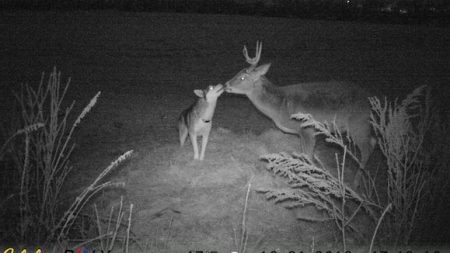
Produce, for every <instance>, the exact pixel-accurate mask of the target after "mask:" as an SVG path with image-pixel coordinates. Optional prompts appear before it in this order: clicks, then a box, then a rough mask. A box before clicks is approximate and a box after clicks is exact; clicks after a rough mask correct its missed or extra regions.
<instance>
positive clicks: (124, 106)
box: [0, 11, 450, 252]
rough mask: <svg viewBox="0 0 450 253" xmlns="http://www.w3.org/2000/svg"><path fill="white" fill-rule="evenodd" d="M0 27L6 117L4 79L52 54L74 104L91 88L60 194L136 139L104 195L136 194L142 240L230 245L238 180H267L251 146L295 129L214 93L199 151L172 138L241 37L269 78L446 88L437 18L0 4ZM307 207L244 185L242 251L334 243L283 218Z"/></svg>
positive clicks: (231, 59) (26, 74)
mask: <svg viewBox="0 0 450 253" xmlns="http://www.w3.org/2000/svg"><path fill="white" fill-rule="evenodd" d="M0 31H1V32H0V55H1V57H0V84H1V88H0V92H1V98H0V99H1V101H0V112H1V113H2V114H3V115H4V117H3V118H4V119H7V117H8V116H10V115H9V111H10V110H9V109H10V108H11V106H12V102H11V101H12V99H11V95H10V94H11V90H18V89H19V88H20V83H22V82H27V83H30V84H38V82H39V80H40V75H41V72H42V71H45V72H47V73H48V72H49V71H51V70H52V68H53V66H56V67H57V68H58V69H59V70H61V71H62V75H63V79H65V78H67V77H72V82H71V86H70V88H69V91H68V95H67V96H68V100H69V101H71V100H73V99H75V100H76V101H77V102H76V107H75V111H76V112H79V111H80V110H81V108H82V107H83V106H84V105H85V104H86V103H87V102H88V101H89V99H90V98H91V97H92V96H94V94H95V93H96V92H97V91H102V95H101V96H100V99H99V102H98V104H97V105H96V106H95V108H94V109H93V111H92V112H91V113H90V114H89V115H88V116H87V118H86V119H84V120H83V122H82V123H81V125H80V127H79V129H78V130H77V132H76V143H77V148H76V150H75V153H74V156H73V158H72V162H73V164H74V168H75V169H74V170H73V171H72V174H71V175H72V176H71V177H70V178H69V180H70V183H68V184H67V189H65V190H66V192H67V196H68V198H70V197H73V196H74V194H75V193H76V192H77V191H79V190H81V189H82V188H83V187H85V185H87V184H88V183H90V182H91V181H92V178H93V177H94V176H95V175H97V174H98V173H99V172H100V171H101V170H102V169H103V168H104V167H106V166H107V165H108V164H109V162H110V161H112V160H113V159H115V158H116V157H117V156H118V155H120V154H122V153H123V152H125V151H127V150H130V149H133V150H135V152H136V154H137V155H136V156H135V157H134V158H133V159H132V160H131V162H129V163H128V164H126V165H125V166H123V167H122V168H120V169H118V170H117V171H116V174H115V175H114V177H115V178H114V180H121V181H125V182H127V187H126V188H125V190H124V191H120V192H117V193H115V194H116V195H117V196H119V195H125V196H126V199H127V201H128V202H130V203H134V204H135V213H134V220H133V227H132V230H133V231H134V233H135V236H136V238H137V240H139V241H140V243H141V245H144V244H146V243H148V245H152V247H153V249H154V250H155V251H163V250H167V251H168V252H187V251H189V250H219V251H223V252H230V251H231V250H232V249H234V248H235V246H234V243H233V237H234V233H233V231H234V229H236V228H238V227H239V226H240V221H241V218H242V209H243V202H244V198H245V192H246V187H245V186H246V183H247V182H248V181H249V180H250V178H252V187H254V188H255V189H257V188H258V187H264V186H267V185H276V184H277V183H276V182H274V180H273V178H272V177H271V175H270V174H267V173H266V171H265V170H263V169H261V168H260V167H261V164H260V162H258V157H259V155H262V154H265V153H268V152H276V151H280V150H286V151H291V150H295V148H296V147H297V146H296V144H297V140H296V139H295V137H292V136H290V135H284V134H281V133H280V132H279V131H278V130H275V128H274V126H273V124H272V123H271V121H270V120H269V119H267V118H266V117H264V116H263V115H261V114H260V113H259V112H258V111H257V110H256V109H255V108H254V106H253V105H252V104H251V103H250V102H249V101H248V99H247V98H245V97H241V96H236V95H230V94H224V95H222V96H221V97H220V98H219V101H218V104H217V109H216V114H215V116H214V123H213V124H214V125H213V131H212V134H211V138H210V143H209V144H208V149H207V151H206V160H205V161H204V162H203V163H200V162H196V161H192V147H191V146H190V144H189V143H188V145H185V147H184V148H183V149H179V147H178V133H177V130H176V119H177V117H178V116H179V113H180V112H181V111H182V110H183V109H185V108H187V107H188V106H189V105H190V104H191V103H192V102H193V101H194V100H195V95H194V93H193V92H192V90H193V89H196V88H204V87H206V86H208V85H213V84H217V83H225V82H226V81H227V80H228V79H230V78H231V77H232V76H234V75H235V74H236V73H237V72H238V71H239V70H241V69H242V68H243V67H245V66H246V63H245V61H244V58H243V56H242V47H243V45H245V44H246V45H248V46H249V47H250V52H251V53H253V50H254V44H255V41H256V40H260V41H263V51H262V59H261V61H260V62H261V63H267V62H271V63H272V67H271V69H270V71H269V73H268V74H267V77H268V78H269V79H271V80H272V81H273V82H274V83H275V84H278V85H287V84H294V83H299V82H307V81H328V80H345V81H352V82H354V83H357V84H358V85H360V86H361V87H364V89H366V90H367V91H368V92H370V93H371V94H373V95H377V96H380V97H381V96H388V97H389V98H395V97H403V96H405V95H406V94H407V93H409V92H410V91H412V90H413V89H414V88H415V87H417V86H419V85H423V84H427V85H429V86H432V87H435V88H436V90H438V91H439V93H440V94H441V96H442V97H444V98H445V97H447V96H448V95H449V94H450V93H449V91H450V89H449V88H448V86H449V85H450V29H449V28H435V27H431V26H406V25H383V24H364V23H350V22H348V23H347V22H338V21H311V20H301V19H287V18H267V17H265V18H263V17H245V16H225V15H197V14H162V13H161V14H159V13H126V12H115V11H99V12H93V11H86V12H83V11H77V12H27V11H20V12H1V13H0ZM447 100H448V99H447ZM443 101H446V100H445V99H444V100H443ZM445 106H447V105H446V104H445V103H443V104H442V107H445ZM447 112H448V110H447ZM447 116H448V114H447ZM3 123H5V124H6V123H7V122H3ZM271 128H272V129H271ZM349 173H350V172H349ZM350 177H351V176H350ZM113 195H114V194H113ZM101 197H102V198H106V199H107V200H108V198H109V201H106V203H107V204H105V206H109V205H113V204H111V203H114V202H115V201H116V200H117V198H116V197H115V196H109V195H108V196H105V195H102V196H101ZM110 202H111V203H110ZM107 210H109V209H107V208H106V207H105V209H104V210H103V211H102V212H107ZM89 212H90V210H89ZM299 213H301V214H300V215H299ZM311 213H314V212H313V210H309V209H308V210H307V211H303V213H302V211H301V210H300V211H297V212H292V211H288V210H286V209H284V208H283V207H281V206H280V205H274V204H273V203H270V202H267V201H265V200H264V197H263V196H261V195H259V194H257V193H254V192H252V193H251V195H250V201H249V209H248V221H247V223H248V226H249V232H248V233H249V246H248V249H249V251H248V252H253V251H256V250H263V249H265V250H277V249H283V250H295V251H300V250H304V251H305V252H307V251H308V252H309V251H310V249H311V248H310V247H311V242H312V241H313V240H314V241H315V246H316V247H317V249H335V250H336V251H337V250H338V249H340V248H339V247H340V246H339V243H338V242H339V239H337V238H336V234H335V233H334V232H333V229H331V228H332V227H333V223H332V222H331V223H308V222H303V221H296V220H295V217H296V215H297V216H298V215H299V216H305V215H310V214H311ZM311 215H314V214H311ZM169 224H170V225H169ZM446 231H447V232H448V229H447V230H446ZM418 234H419V235H418V236H417V238H418V239H417V241H421V240H424V243H430V244H431V243H434V241H433V240H432V239H430V238H433V235H426V236H424V238H425V239H420V238H421V237H420V236H421V234H420V231H419V232H418ZM443 234H445V231H444V232H443ZM168 235H170V236H168ZM365 236H366V235H364V236H363V237H365ZM441 237H442V235H441ZM436 238H440V237H436ZM447 238H448V237H447ZM350 239H351V240H352V241H351V244H352V245H361V244H363V245H366V244H367V242H366V241H364V240H363V239H361V238H359V237H358V236H355V237H354V238H353V237H350ZM366 239H367V238H366ZM436 240H439V239H436ZM440 242H441V243H442V241H440ZM444 243H445V242H444ZM446 243H447V245H448V243H449V241H448V240H447V241H446Z"/></svg>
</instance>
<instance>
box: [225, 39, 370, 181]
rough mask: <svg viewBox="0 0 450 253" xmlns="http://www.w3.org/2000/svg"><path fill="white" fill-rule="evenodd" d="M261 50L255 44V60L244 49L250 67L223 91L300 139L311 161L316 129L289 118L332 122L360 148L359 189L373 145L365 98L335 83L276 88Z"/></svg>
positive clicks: (358, 91) (351, 87)
mask: <svg viewBox="0 0 450 253" xmlns="http://www.w3.org/2000/svg"><path fill="white" fill-rule="evenodd" d="M261 51H262V43H260V42H256V54H255V57H253V58H250V57H249V55H248V51H247V47H246V46H244V49H243V54H244V57H245V59H246V62H247V63H248V64H250V66H249V67H246V68H244V69H242V70H241V71H239V72H238V73H237V74H236V75H235V76H234V77H233V78H231V79H230V80H229V81H227V82H226V83H225V91H226V92H227V93H234V94H241V95H245V96H247V98H248V99H249V100H250V101H251V103H252V104H253V105H254V106H255V107H256V108H257V109H258V110H259V111H260V112H262V113H263V114H264V115H266V116H267V117H268V118H270V119H271V120H272V121H273V123H274V124H275V126H276V127H277V128H278V129H280V130H281V131H282V132H284V133H288V134H293V135H297V136H298V137H300V140H301V144H302V147H303V151H304V153H306V154H307V155H308V156H309V157H311V158H314V149H315V144H316V138H315V130H314V129H313V128H311V127H308V128H304V127H302V126H301V122H299V121H297V120H294V119H292V118H291V115H293V114H296V113H303V114H309V115H311V116H312V117H313V118H314V119H315V120H316V121H319V122H325V121H326V122H329V123H330V122H335V123H336V126H337V127H338V129H339V130H340V131H342V132H347V134H350V136H351V138H352V139H353V141H354V143H355V144H356V145H357V146H358V147H359V149H360V156H361V160H360V161H361V162H360V166H359V167H360V169H358V172H357V173H356V175H355V179H354V181H353V184H354V186H355V187H359V183H360V178H361V173H362V171H361V170H362V169H363V168H364V167H365V165H366V163H367V161H368V159H369V156H370V155H371V154H372V152H373V150H374V146H375V143H374V140H375V139H374V137H373V135H372V131H371V125H370V122H369V119H370V111H371V109H370V106H369V103H368V99H367V97H368V95H367V94H365V92H364V91H363V90H361V89H360V88H358V87H356V86H355V85H354V84H352V83H347V82H338V81H326V82H308V83H298V84H293V85H287V86H277V85H275V84H273V83H272V82H271V81H269V79H267V78H266V77H265V74H266V73H267V72H268V71H269V68H270V66H271V64H270V63H266V64H263V65H260V66H258V62H259V60H260V58H261Z"/></svg>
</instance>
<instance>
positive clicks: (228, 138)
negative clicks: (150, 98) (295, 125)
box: [127, 128, 338, 252]
mask: <svg viewBox="0 0 450 253" xmlns="http://www.w3.org/2000/svg"><path fill="white" fill-rule="evenodd" d="M274 138H275V139H277V142H273V139H274ZM188 145H189V146H185V147H184V148H182V149H180V148H179V147H178V146H177V145H166V146H164V147H161V148H159V149H156V150H154V151H152V152H150V153H147V154H146V155H145V156H141V158H140V159H138V161H136V162H134V163H133V166H132V167H131V168H130V170H131V171H130V173H129V178H128V189H127V192H128V195H129V197H130V202H132V203H135V204H136V205H137V210H139V211H138V212H137V213H136V215H135V220H134V221H135V225H134V231H135V233H137V234H139V235H140V237H142V238H148V240H149V241H150V242H149V243H150V245H151V244H153V245H155V246H156V247H157V248H158V249H160V250H163V249H165V248H168V251H170V252H172V251H179V252H183V251H184V252H186V251H188V250H218V251H220V252H229V251H231V250H233V249H237V247H236V246H235V236H236V239H237V241H239V240H240V239H241V238H240V236H239V235H240V234H239V233H240V231H241V228H242V227H241V222H242V214H243V210H244V202H245V195H246V191H247V185H248V183H249V182H251V192H250V197H249V201H248V209H247V215H246V219H247V221H246V224H247V229H248V235H249V239H248V248H249V251H248V252H256V251H257V252H260V251H261V250H266V251H269V250H280V249H282V250H294V249H303V250H309V249H310V247H311V244H312V243H313V241H314V240H315V241H316V249H317V248H324V249H331V248H336V247H337V246H336V245H337V243H336V240H335V237H336V236H338V234H337V231H335V229H334V227H333V221H330V222H323V223H308V222H304V221H295V219H296V215H299V216H304V217H305V218H308V217H309V218H317V217H320V215H319V214H317V213H315V212H314V211H313V210H311V209H308V208H305V209H302V210H299V211H298V212H297V213H296V212H293V211H288V210H286V209H284V208H283V207H282V206H281V205H274V204H272V203H270V202H268V201H266V200H265V198H264V196H263V195H262V194H259V193H256V192H255V191H254V190H257V189H265V188H267V187H285V185H284V184H283V181H282V180H279V179H276V178H275V177H273V176H272V175H271V174H270V173H268V172H266V171H265V169H264V166H263V164H262V163H260V162H258V157H259V156H260V155H263V154H267V153H270V152H274V151H275V150H278V151H286V152H290V151H294V150H296V149H297V146H298V143H297V140H296V138H295V137H292V136H289V135H284V134H282V133H279V132H278V131H276V130H269V131H267V132H264V133H263V134H261V135H260V136H256V135H253V134H244V135H239V134H234V133H232V132H231V131H229V130H227V129H224V128H218V129H214V130H213V132H212V136H211V140H210V143H209V147H208V150H207V155H206V159H205V160H204V161H203V162H201V161H194V160H193V159H192V155H193V151H192V147H191V146H190V143H188ZM235 233H236V234H235Z"/></svg>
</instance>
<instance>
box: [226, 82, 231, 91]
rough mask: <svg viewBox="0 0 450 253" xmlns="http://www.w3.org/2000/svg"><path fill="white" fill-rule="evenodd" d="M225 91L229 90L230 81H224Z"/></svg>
mask: <svg viewBox="0 0 450 253" xmlns="http://www.w3.org/2000/svg"><path fill="white" fill-rule="evenodd" d="M224 89H225V91H229V90H231V87H230V83H229V82H226V83H225V88H224Z"/></svg>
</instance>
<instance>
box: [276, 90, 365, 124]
mask: <svg viewBox="0 0 450 253" xmlns="http://www.w3.org/2000/svg"><path fill="white" fill-rule="evenodd" d="M279 89H280V92H282V93H283V94H284V96H283V97H284V98H285V101H284V103H285V105H286V107H287V111H288V113H290V114H293V113H298V112H302V113H310V114H312V116H313V117H314V118H315V119H316V120H319V121H325V120H326V121H332V120H334V119H335V118H336V120H337V122H338V123H343V124H345V123H348V122H351V121H358V122H360V121H361V120H365V119H368V118H369V114H370V107H369V103H368V100H367V98H368V96H369V94H368V93H367V92H365V91H364V90H363V89H362V88H360V87H358V86H356V85H355V84H352V83H347V82H337V81H330V82H313V83H300V84H294V85H288V86H283V87H279Z"/></svg>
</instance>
